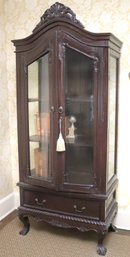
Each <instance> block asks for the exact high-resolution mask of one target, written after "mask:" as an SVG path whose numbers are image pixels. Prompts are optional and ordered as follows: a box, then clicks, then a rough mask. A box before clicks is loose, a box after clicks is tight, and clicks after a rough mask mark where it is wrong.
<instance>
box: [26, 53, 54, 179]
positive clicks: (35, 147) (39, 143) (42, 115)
mask: <svg viewBox="0 0 130 257" xmlns="http://www.w3.org/2000/svg"><path fill="white" fill-rule="evenodd" d="M28 111H29V139H30V144H29V147H30V171H31V174H30V175H31V176H36V177H39V178H44V179H48V178H49V177H50V175H51V174H50V166H49V163H50V162H49V159H50V148H49V145H50V111H49V70H48V54H46V55H44V56H43V57H41V58H39V59H38V60H37V61H35V62H33V63H32V64H30V65H29V66H28Z"/></svg>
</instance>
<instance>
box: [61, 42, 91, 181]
mask: <svg viewBox="0 0 130 257" xmlns="http://www.w3.org/2000/svg"><path fill="white" fill-rule="evenodd" d="M93 120H94V61H93V59H92V58H90V57H88V56H85V55H83V54H81V53H79V52H77V51H75V50H73V49H70V48H68V47H67V48H66V59H65V141H66V152H65V159H66V161H65V174H64V175H65V181H64V182H66V183H73V184H89V185H91V184H92V183H93Z"/></svg>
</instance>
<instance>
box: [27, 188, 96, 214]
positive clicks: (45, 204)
mask: <svg viewBox="0 0 130 257" xmlns="http://www.w3.org/2000/svg"><path fill="white" fill-rule="evenodd" d="M22 205H23V206H26V207H31V208H32V207H33V208H35V209H40V210H43V209H44V210H46V211H47V210H48V211H54V212H62V213H68V214H74V215H80V216H87V217H89V218H96V219H99V211H100V203H99V202H97V201H93V200H85V199H79V198H70V197H66V196H58V195H54V194H46V193H40V192H33V191H28V190H24V191H23V203H22Z"/></svg>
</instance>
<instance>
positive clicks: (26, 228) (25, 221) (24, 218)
mask: <svg viewBox="0 0 130 257" xmlns="http://www.w3.org/2000/svg"><path fill="white" fill-rule="evenodd" d="M19 219H20V220H21V221H22V223H23V224H24V227H23V229H22V230H21V231H20V232H19V234H20V235H23V236H25V235H26V234H27V233H28V231H29V228H30V223H29V219H28V217H27V216H23V215H22V214H21V215H19Z"/></svg>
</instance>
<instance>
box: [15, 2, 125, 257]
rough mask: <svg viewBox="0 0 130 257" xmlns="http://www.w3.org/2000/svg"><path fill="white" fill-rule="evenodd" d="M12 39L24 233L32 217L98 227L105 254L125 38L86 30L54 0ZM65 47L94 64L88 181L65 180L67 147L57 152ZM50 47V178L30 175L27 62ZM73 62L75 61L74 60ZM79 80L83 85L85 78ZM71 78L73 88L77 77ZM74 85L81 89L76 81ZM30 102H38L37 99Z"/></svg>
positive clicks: (113, 186) (113, 206)
mask: <svg viewBox="0 0 130 257" xmlns="http://www.w3.org/2000/svg"><path fill="white" fill-rule="evenodd" d="M12 42H13V43H14V45H15V46H16V67H17V111H18V143H19V171H20V182H19V183H18V186H19V187H20V202H21V204H20V207H19V209H18V212H19V217H20V219H21V220H22V222H23V224H24V228H23V230H22V232H20V233H21V234H22V235H25V234H26V233H27V232H28V231H29V226H30V225H29V219H28V217H29V216H34V217H35V218H36V219H37V220H43V221H45V222H47V223H49V224H51V225H54V226H59V227H64V228H77V229H78V230H80V231H89V230H94V231H96V232H97V235H98V245H97V252H98V254H99V255H105V253H106V248H105V247H104V246H103V239H104V237H105V235H106V233H107V232H108V230H113V229H112V228H113V227H112V221H113V218H114V217H115V215H116V213H117V202H116V189H117V185H118V179H117V175H116V147H117V107H118V74H119V57H120V48H121V45H122V43H121V42H120V40H118V39H117V38H116V37H115V36H114V35H112V34H111V33H91V32H88V31H86V30H84V28H83V26H82V24H81V23H80V22H79V21H77V19H76V16H75V14H74V13H73V12H72V11H71V10H70V8H68V7H66V6H64V5H63V4H60V3H55V4H54V5H52V6H51V7H50V9H48V10H47V11H46V12H45V13H44V14H43V16H42V17H41V20H40V23H39V24H38V25H37V26H36V28H35V29H34V30H33V33H32V35H30V36H29V37H27V38H24V39H21V40H13V41H12ZM66 47H69V48H70V49H73V50H76V51H78V52H79V53H81V54H83V55H84V56H88V57H90V58H91V60H92V62H93V63H94V66H93V67H94V68H93V74H94V81H93V84H94V99H95V104H94V114H95V116H94V125H93V127H94V130H93V133H94V140H93V149H94V153H93V155H94V162H93V171H92V176H91V179H90V181H89V176H90V175H89V174H88V175H87V176H88V177H87V178H88V181H89V182H88V184H87V183H86V184H78V183H77V184H76V183H65V180H64V172H65V152H61V153H58V152H56V141H57V138H58V133H59V132H58V120H59V117H60V116H62V118H63V123H62V130H63V136H64V133H65V128H64V118H65V117H64V116H65V113H64V110H65V85H64V76H65V73H64V65H65V59H66V53H65V48H66ZM47 52H49V75H50V111H51V112H52V113H53V115H52V118H51V125H52V127H51V151H52V155H51V169H52V174H51V175H52V176H51V178H50V179H49V180H46V179H38V178H36V177H34V176H31V175H30V164H29V163H30V157H29V141H31V140H32V142H35V141H36V142H39V140H40V139H39V138H38V137H36V136H33V135H32V136H33V137H29V132H28V131H29V128H28V123H29V121H28V104H27V103H28V65H30V64H31V63H32V62H34V61H35V60H37V59H38V58H39V57H41V56H43V55H44V54H45V53H47ZM109 56H112V57H113V58H114V59H115V60H116V106H115V108H116V117H115V119H116V121H115V123H116V128H115V129H116V133H115V134H116V139H115V166H114V167H115V169H114V174H113V176H112V177H111V178H110V179H109V180H108V173H107V168H106V166H107V144H108V142H107V134H108V88H109V82H108V81H109ZM69 61H70V62H71V59H70V60H69ZM69 72H70V71H69ZM84 76H85V73H84ZM79 82H80V80H79ZM81 82H82V83H83V84H84V83H85V78H84V80H81ZM72 83H73V88H74V86H75V82H74V81H73V82H72ZM75 90H78V88H77V86H76V88H75ZM84 96H85V95H84ZM70 97H71V96H70ZM85 97H87V96H85ZM68 100H69V99H68ZM29 101H30V102H35V101H36V99H34V101H33V99H32V100H31V99H30V100H29ZM71 101H73V98H72V99H71ZM80 101H81V102H82V103H85V104H86V102H87V100H86V99H85V98H84V97H83V95H82V98H81V99H80ZM85 101H86V102H85ZM75 102H76V100H75ZM60 106H62V107H63V112H60V109H59V107H60ZM85 106H86V105H85ZM86 136H87V134H86ZM41 140H42V139H41ZM85 140H86V139H85ZM85 140H84V139H83V140H79V141H78V140H77V143H76V144H77V145H76V147H91V146H92V142H91V141H88V142H87V143H85ZM41 142H42V141H41ZM66 143H67V144H68V145H69V146H68V147H71V143H70V144H69V142H67V141H66ZM88 151H89V150H88ZM68 159H69V157H68ZM81 170H82V169H81Z"/></svg>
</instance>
